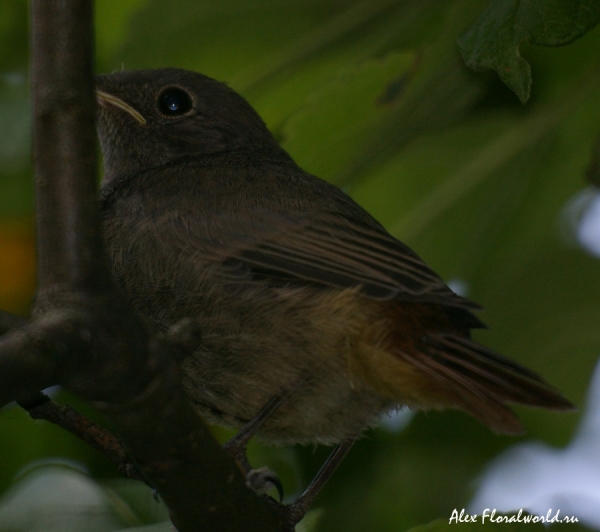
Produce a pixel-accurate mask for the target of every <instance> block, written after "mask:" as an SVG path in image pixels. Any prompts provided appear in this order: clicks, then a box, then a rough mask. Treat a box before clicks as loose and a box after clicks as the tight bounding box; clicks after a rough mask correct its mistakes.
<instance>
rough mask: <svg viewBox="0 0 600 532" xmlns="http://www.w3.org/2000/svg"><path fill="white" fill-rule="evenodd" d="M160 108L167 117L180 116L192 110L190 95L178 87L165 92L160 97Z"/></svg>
mask: <svg viewBox="0 0 600 532" xmlns="http://www.w3.org/2000/svg"><path fill="white" fill-rule="evenodd" d="M158 108H159V109H160V112H161V113H163V114H165V115H167V116H179V115H183V114H185V113H187V112H188V111H189V110H190V109H191V108H192V99H191V98H190V95H189V94H188V93H187V92H185V91H184V90H182V89H180V88H178V87H171V88H169V89H166V90H164V91H163V92H162V93H161V94H160V96H159V97H158Z"/></svg>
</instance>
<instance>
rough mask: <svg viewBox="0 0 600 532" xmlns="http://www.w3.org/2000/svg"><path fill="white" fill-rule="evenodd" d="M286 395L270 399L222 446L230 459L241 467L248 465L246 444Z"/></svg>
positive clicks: (283, 393) (278, 395) (282, 393)
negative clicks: (236, 461)
mask: <svg viewBox="0 0 600 532" xmlns="http://www.w3.org/2000/svg"><path fill="white" fill-rule="evenodd" d="M288 395H289V394H288V393H285V392H281V393H278V394H277V395H275V396H273V397H271V399H269V400H268V401H267V404H266V405H265V406H263V407H262V408H261V409H260V410H259V412H258V414H256V415H255V416H254V417H253V418H252V419H251V420H250V421H248V423H246V424H245V425H244V426H243V427H242V428H241V429H240V430H239V432H238V433H237V434H236V435H235V436H234V437H233V438H231V439H230V440H229V441H227V442H225V444H224V445H223V449H224V450H225V451H226V452H227V453H228V454H229V455H230V456H231V457H232V458H235V459H236V460H238V461H239V462H240V463H241V464H242V466H244V465H247V464H248V460H247V458H246V447H247V445H248V442H249V441H250V439H251V438H252V436H254V435H255V434H256V433H257V432H258V430H259V429H260V427H262V425H263V424H264V422H265V421H266V420H267V419H268V418H269V417H270V416H271V414H273V412H275V411H276V410H277V409H278V408H279V407H280V406H281V404H282V403H283V402H284V401H285V400H286V399H287V397H288ZM240 458H242V460H240ZM248 469H249V467H248Z"/></svg>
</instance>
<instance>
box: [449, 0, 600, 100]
mask: <svg viewBox="0 0 600 532" xmlns="http://www.w3.org/2000/svg"><path fill="white" fill-rule="evenodd" d="M599 21H600V3H599V2H597V1H596V0H582V1H580V0H495V1H493V2H491V3H490V4H489V5H488V7H487V8H486V9H485V11H484V12H483V13H482V14H481V16H480V17H479V19H478V20H477V21H476V22H475V24H474V25H473V27H472V28H471V29H469V30H468V31H467V32H466V33H464V34H463V35H462V36H461V37H460V39H459V41H458V42H459V46H460V51H461V53H462V56H463V59H464V60H465V63H466V64H467V65H468V66H469V67H471V68H472V69H473V70H486V69H492V70H495V71H496V72H498V75H499V76H500V79H502V81H504V83H506V84H507V85H508V86H509V87H510V88H511V89H512V90H513V91H514V92H515V93H516V94H517V96H518V97H519V99H520V100H521V102H523V103H525V102H526V101H527V100H528V99H529V95H530V92H531V67H530V66H529V63H527V61H525V60H524V59H523V58H522V57H521V55H520V52H519V46H520V45H521V44H523V43H525V42H529V43H531V44H537V45H540V46H564V45H566V44H569V43H571V42H573V41H574V40H576V39H578V38H579V37H581V36H582V35H584V34H585V33H586V32H588V31H589V30H590V29H592V28H593V27H594V26H595V25H596V24H598V22H599Z"/></svg>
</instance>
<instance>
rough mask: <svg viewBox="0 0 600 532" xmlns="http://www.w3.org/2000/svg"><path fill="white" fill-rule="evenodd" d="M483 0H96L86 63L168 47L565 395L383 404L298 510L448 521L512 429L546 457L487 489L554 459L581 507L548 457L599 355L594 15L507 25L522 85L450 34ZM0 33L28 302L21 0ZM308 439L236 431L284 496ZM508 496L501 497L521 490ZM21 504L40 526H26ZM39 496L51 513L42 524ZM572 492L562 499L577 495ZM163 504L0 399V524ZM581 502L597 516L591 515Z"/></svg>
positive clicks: (111, 64) (17, 257) (599, 117)
mask: <svg viewBox="0 0 600 532" xmlns="http://www.w3.org/2000/svg"><path fill="white" fill-rule="evenodd" d="M486 4H487V2H486V1H484V0H482V1H480V0H435V1H433V0H421V1H419V2H412V1H408V0H407V1H402V0H395V1H392V0H373V1H362V2H361V1H351V0H343V1H342V0H170V1H169V2H164V1H162V0H97V5H96V11H97V17H96V42H97V57H96V66H97V71H98V72H99V73H106V72H112V71H115V70H120V69H138V68H156V67H164V66H175V67H181V68H186V69H191V70H197V71H200V72H202V73H204V74H207V75H209V76H211V77H214V78H216V79H219V80H221V81H226V82H228V83H229V84H230V85H231V86H232V87H233V88H234V89H236V90H237V91H239V92H241V93H242V94H243V95H244V96H245V97H246V98H247V99H248V100H249V101H250V103H251V104H252V105H253V106H255V107H256V109H257V110H258V112H259V113H260V114H261V115H262V117H263V118H264V119H265V121H266V122H267V125H268V126H269V128H270V129H271V130H272V131H273V132H274V134H275V135H276V137H277V138H278V139H279V140H280V141H281V143H282V145H283V146H284V148H285V149H286V150H288V151H289V152H290V154H291V155H292V156H293V157H294V158H295V159H296V161H297V162H298V163H299V164H300V165H301V166H302V167H303V168H305V169H306V170H307V171H309V172H311V173H313V174H315V175H318V176H320V177H322V178H324V179H327V180H328V181H331V182H332V183H335V184H337V185H339V186H340V187H342V188H343V189H344V190H345V191H346V192H348V193H349V194H350V195H351V196H352V197H353V198H354V199H355V200H356V201H357V202H359V203H360V204H361V205H362V206H364V207H365V208H366V209H367V210H368V211H370V212H371V214H373V215H374V216H375V217H376V218H378V219H379V220H380V221H381V222H382V223H383V224H384V225H385V226H386V227H387V229H388V230H389V231H390V232H391V233H392V234H393V235H394V236H396V237H398V238H400V239H401V240H403V241H404V242H406V243H407V244H409V245H410V246H411V247H412V248H414V249H415V250H416V251H417V252H418V253H419V254H420V255H421V256H422V257H423V258H424V259H425V261H426V262H427V263H428V264H429V265H430V266H431V267H433V269H434V270H436V271H437V272H438V273H439V274H440V275H441V276H442V277H443V278H444V279H445V280H446V281H448V282H450V283H452V286H453V288H454V289H456V290H457V291H459V292H460V293H462V294H463V295H466V296H468V297H470V298H472V299H474V300H475V301H477V302H479V303H481V304H482V305H483V306H484V307H485V310H484V311H483V312H482V313H481V318H482V319H483V320H484V321H485V322H486V323H487V324H488V326H489V328H490V330H489V331H481V332H477V333H476V338H477V339H478V340H480V341H481V342H483V343H485V344H486V345H488V346H490V347H492V348H494V349H496V350H498V351H500V352H502V353H504V354H506V355H508V356H509V357H511V358H514V359H515V360H518V361H519V362H521V363H522V364H524V365H526V366H529V367H531V368H532V369H534V370H536V371H538V372H539V373H541V374H543V376H544V377H545V378H546V379H547V380H548V381H550V382H551V383H552V384H554V385H555V386H556V387H557V388H559V389H561V390H562V391H563V392H564V393H565V395H566V396H567V397H568V398H569V399H571V400H572V401H573V402H574V403H576V404H577V405H578V406H579V412H578V413H569V414H558V413H551V412H543V411H538V410H533V409H524V408H518V409H517V410H518V413H519V415H520V417H521V419H522V420H523V424H524V425H525V427H526V429H527V432H526V434H524V435H523V436H522V437H518V438H514V437H506V436H497V435H494V434H492V433H490V432H489V431H488V430H486V429H485V428H484V427H483V426H481V425H480V424H479V423H478V422H476V421H475V420H474V419H472V418H470V417H468V416H466V415H463V414H461V413H456V412H442V413H440V412H430V413H416V414H415V415H414V416H411V415H410V414H408V415H407V414H406V413H404V412H402V413H400V416H399V417H398V416H396V417H393V418H389V419H387V420H386V421H385V423H384V424H383V426H382V427H380V428H378V429H375V430H371V431H369V432H367V433H366V434H365V436H364V438H363V439H362V440H360V441H359V442H358V443H357V444H356V446H355V448H354V449H353V451H352V453H351V454H350V456H349V457H348V458H347V459H346V460H345V462H344V463H343V464H342V466H341V467H340V468H339V470H338V471H337V472H336V474H335V476H334V477H333V479H332V480H331V481H330V482H329V484H328V485H327V486H326V488H325V489H324V490H323V492H322V495H321V496H320V497H319V499H318V501H317V504H316V507H317V508H322V509H323V511H322V512H321V513H320V514H318V515H317V514H315V515H314V516H313V517H315V518H316V517H318V518H319V519H318V522H316V524H315V525H314V529H315V530H319V531H342V530H344V531H359V530H360V531H363V530H377V531H382V532H385V531H398V530H405V529H407V528H410V527H412V526H415V525H418V524H422V523H427V522H429V521H432V520H434V519H436V518H444V519H446V520H447V519H448V518H449V517H450V515H451V513H452V510H453V509H455V508H458V509H459V510H460V509H461V508H466V507H468V505H469V502H470V501H471V500H472V499H473V498H474V497H475V495H476V493H477V492H478V489H479V486H480V484H481V480H482V478H484V477H485V478H486V479H487V478H488V477H487V476H486V473H485V472H486V471H488V470H487V469H486V467H487V464H489V463H490V461H492V460H493V459H494V458H495V457H497V456H499V455H501V453H503V451H505V450H506V449H507V448H510V447H511V446H514V445H516V444H521V445H530V446H531V445H533V447H527V449H530V450H531V449H533V450H534V451H535V449H537V450H538V451H539V452H540V453H542V452H543V453H546V454H545V455H544V456H548V457H549V460H550V465H548V463H547V462H543V463H542V465H540V464H539V463H538V461H536V460H535V459H532V460H529V461H527V460H525V461H524V462H518V465H517V466H516V467H517V468H518V469H519V471H521V472H524V473H523V475H521V477H519V478H520V480H519V478H517V477H511V478H509V479H508V480H506V481H505V482H504V484H503V483H502V481H501V480H502V479H500V480H499V481H498V482H499V488H498V489H499V491H498V492H497V493H502V490H503V489H504V491H507V490H508V491H510V490H513V491H514V490H517V489H518V488H519V487H523V486H525V483H526V482H527V481H532V480H535V479H538V478H539V479H541V480H540V483H541V485H544V486H545V487H548V486H549V485H550V480H544V478H545V477H544V476H543V471H545V470H548V468H554V469H553V471H554V470H555V471H556V475H554V477H553V478H554V480H553V481H552V482H554V484H553V485H556V489H555V490H554V491H552V490H550V492H552V494H555V495H556V493H558V494H559V495H558V496H557V497H558V498H555V499H550V500H551V501H554V502H553V503H552V504H554V508H556V507H561V505H563V507H564V510H563V511H562V514H565V513H567V515H569V513H568V512H567V511H566V509H567V508H574V507H569V506H568V504H567V502H566V501H573V500H576V501H579V502H581V501H587V500H588V499H589V501H591V502H590V503H589V505H592V506H593V505H595V506H596V507H600V502H599V501H600V464H598V466H596V464H595V462H597V459H594V458H593V456H592V455H594V456H595V455H596V454H598V453H590V454H588V455H585V454H581V455H578V456H581V457H582V458H581V460H580V462H581V463H582V464H583V466H582V467H581V468H580V469H577V471H578V473H577V476H576V478H575V480H574V481H573V480H572V479H571V481H570V483H569V482H567V480H566V477H564V476H563V475H564V474H566V473H568V472H572V471H573V468H574V467H575V466H573V463H574V462H573V463H572V462H569V461H568V460H566V459H565V456H567V454H568V455H569V456H573V455H574V453H575V451H574V450H573V449H575V450H577V449H581V448H583V447H584V446H581V445H579V446H578V445H577V442H578V441H579V442H580V441H581V438H582V437H583V436H581V434H582V433H583V432H585V431H584V430H583V429H582V428H581V425H580V420H581V417H582V415H583V414H584V413H585V412H587V413H588V417H589V419H588V421H589V423H588V425H585V426H586V427H588V428H589V427H592V429H590V430H587V429H586V430H587V432H585V434H586V438H588V439H587V440H586V441H588V443H590V442H591V443H590V446H588V448H589V449H598V445H594V444H600V436H598V434H597V433H600V422H599V424H598V426H596V425H594V423H593V421H594V419H595V418H594V417H593V412H594V406H593V404H594V401H593V398H592V399H590V401H591V402H590V404H589V408H587V410H586V406H585V405H586V397H587V394H588V387H589V384H590V381H591V378H592V373H593V368H594V366H595V363H596V360H597V358H598V355H599V354H600V263H599V258H600V220H599V219H600V207H599V205H600V202H598V201H597V191H596V189H595V188H594V183H600V55H599V53H598V51H599V50H600V28H598V27H596V28H595V29H593V30H592V31H590V32H589V33H587V34H586V35H584V36H583V37H582V38H581V39H579V40H577V41H576V42H574V43H572V44H570V45H568V46H565V47H561V48H543V47H536V46H532V45H523V46H522V47H521V52H522V55H523V57H524V58H525V59H527V61H529V62H530V64H531V67H532V73H533V86H532V93H531V98H530V100H529V101H528V102H527V104H526V105H523V104H521V102H520V101H519V99H518V98H517V97H516V96H515V94H514V93H512V92H511V91H510V90H509V89H508V88H507V87H506V86H505V85H504V84H503V83H502V82H501V81H500V80H499V78H498V76H497V75H496V74H495V73H493V72H485V73H475V72H473V71H471V70H469V69H468V68H467V67H466V66H465V64H464V62H463V60H462V59H461V56H460V53H459V49H458V45H457V38H458V37H459V36H460V35H461V34H462V33H463V32H464V31H465V30H467V29H468V28H469V27H470V26H471V25H472V24H473V23H474V22H475V20H476V19H477V17H478V16H479V15H480V14H481V12H482V10H483V9H484V8H485V6H486ZM0 51H1V53H0V308H2V309H5V310H9V311H12V312H16V313H19V314H22V315H26V314H27V310H28V306H29V303H30V301H31V298H32V296H33V293H34V289H35V250H34V235H33V202H34V200H33V177H32V171H31V168H32V167H31V154H30V142H31V135H30V103H29V74H28V7H27V3H26V2H24V1H23V0H2V1H1V2H0ZM55 393H56V394H57V395H56V396H55V398H56V399H57V400H58V401H60V402H68V403H70V404H73V405H75V406H76V407H78V408H80V409H82V410H83V411H84V412H86V413H89V414H90V415H91V416H95V414H94V413H93V412H92V411H91V410H90V409H89V408H88V407H87V406H86V405H84V404H81V402H80V401H78V400H77V398H75V397H73V396H69V395H68V394H67V393H65V392H63V391H60V390H58V391H55ZM597 402H598V403H600V399H599V400H598V401H597ZM596 407H597V408H598V411H599V412H600V404H597V405H596ZM596 417H599V418H600V414H598V416H596ZM593 427H596V429H597V430H595V431H594V430H593ZM582 431H583V432H582ZM215 433H216V434H217V436H218V437H219V438H221V439H225V438H227V437H228V436H229V435H228V434H227V433H226V432H225V431H221V430H217V429H215ZM578 438H579V439H578ZM590 438H591V439H590ZM594 438H596V439H594ZM528 442H543V443H535V444H533V443H528ZM517 449H519V448H517ZM521 449H522V448H521ZM328 452H329V449H326V448H284V449H273V448H269V447H262V446H261V445H259V444H257V443H253V444H252V447H251V453H250V454H251V461H252V463H253V464H254V465H256V466H260V465H265V464H267V465H269V466H270V467H271V468H272V469H274V470H275V471H276V472H277V473H278V474H279V475H280V477H281V478H282V480H283V482H284V485H285V488H286V492H287V493H288V494H289V495H290V496H293V495H294V494H296V493H297V492H298V491H299V490H300V489H301V488H302V487H303V486H305V485H306V484H307V482H308V481H309V480H310V478H311V477H312V475H313V474H314V473H315V472H316V470H317V469H318V467H319V466H320V464H321V463H322V462H323V460H324V459H325V457H326V456H327V454H328ZM510 452H512V455H511V456H513V458H514V455H515V452H514V448H513V449H512V450H511V451H510ZM582 452H583V451H582ZM517 454H518V453H517ZM521 454H522V453H521ZM533 454H534V455H535V452H534V453H533ZM575 454H576V453H575ZM511 456H509V455H503V456H502V458H501V459H502V460H508V461H509V462H510V459H511ZM521 458H522V456H521ZM561 460H563V461H562V462H561ZM509 462H507V463H509ZM494 463H496V462H494ZM503 463H504V462H503ZM506 467H509V466H504V468H501V469H505V468H506ZM490 471H491V470H490ZM584 477H586V478H587V481H586V482H584ZM578 479H581V480H578ZM486 482H487V480H486ZM503 486H504V488H503ZM533 489H534V488H527V489H525V490H524V493H526V494H529V495H532V494H533V492H532V490H533ZM486 493H487V492H486ZM2 494H3V495H2ZM480 495H481V494H480ZM533 495H534V494H533ZM533 495H532V496H533ZM481 496H483V495H481ZM494 497H497V499H494ZM523 497H524V498H523V500H517V501H516V502H512V503H507V504H508V505H509V506H510V504H513V505H516V506H514V508H520V507H527V505H528V504H530V503H529V502H528V501H527V500H525V495H523ZM479 500H480V501H481V499H479ZM542 500H545V499H542ZM488 501H489V502H487V503H486V504H488V506H490V505H491V507H494V504H495V501H497V504H496V507H497V508H498V509H505V510H510V509H514V508H510V507H507V508H501V502H502V501H504V499H502V500H501V496H500V495H492V498H491V499H489V498H488ZM556 501H558V502H556ZM502 504H503V503H502ZM531 504H533V503H531ZM544 504H545V503H544ZM544 504H542V506H544ZM548 504H551V503H548ZM589 505H588V506H589ZM546 506H548V505H546ZM530 507H531V508H533V507H534V506H530ZM34 508H35V509H36V510H35V511H39V512H43V511H46V512H47V513H48V515H49V516H50V517H48V519H49V521H48V522H50V521H51V522H53V523H54V525H52V526H55V528H52V526H50V525H47V526H45V527H42V528H39V527H38V528H35V527H36V526H38V525H35V524H32V522H33V521H31V515H32V513H33V509H34ZM57 508H61V509H62V510H61V512H62V513H63V514H64V515H67V516H68V519H71V521H69V524H66V522H61V523H59V524H58V525H57V524H56V523H57V522H58V521H56V519H58V518H57V514H58V513H59V512H58V510H57ZM76 508H78V509H76ZM82 508H84V509H85V511H84V510H81V509H82ZM536 508H537V507H536ZM548 508H549V506H548ZM577 508H578V509H577V510H574V509H572V511H571V514H572V513H573V512H574V511H581V512H582V515H583V513H584V510H583V509H580V508H579V507H577ZM582 508H583V507H582ZM65 512H66V514H65ZM543 513H544V514H545V511H544V512H543ZM55 514H56V515H55ZM586 516H587V514H586ZM91 517H93V519H92V520H90V519H91ZM166 518H167V516H166V512H165V509H164V507H163V506H162V505H160V504H158V503H156V502H155V501H154V500H153V498H152V494H151V492H150V490H149V489H148V488H146V487H145V486H143V485H138V484H136V483H133V482H129V481H124V480H120V478H119V474H118V472H117V471H116V468H115V467H114V466H113V465H112V464H110V463H108V462H107V461H106V460H105V459H104V458H102V457H101V456H100V455H99V454H97V453H96V452H94V451H93V450H91V449H90V448H88V447H87V446H86V445H84V444H83V443H81V442H79V441H78V440H77V439H76V438H74V437H72V436H71V435H69V434H67V433H65V432H64V431H62V430H60V429H58V428H56V427H54V426H51V425H50V424H49V423H46V422H42V421H33V420H31V419H29V418H28V415H27V414H26V413H25V412H23V411H22V410H20V409H18V408H16V407H14V408H11V407H8V408H5V409H3V410H2V411H0V530H11V531H12V530H34V529H35V530H63V531H64V530H98V531H103V530H116V529H124V528H127V527H134V526H141V525H148V524H150V523H154V522H157V521H160V520H165V519H166ZM52 519H55V520H54V521H52ZM78 520H80V521H78ZM585 521H586V524H587V526H589V527H596V528H598V529H600V518H599V519H598V521H594V520H593V518H592V517H589V518H588V517H586V518H585ZM84 522H85V523H87V524H86V525H85V526H84V525H83V524H82V523H84ZM92 522H93V523H94V524H93V525H92V524H90V523H92ZM11 523H12V524H11ZM78 523H79V524H78ZM11 527H12V528H11ZM78 527H80V528H78ZM94 527H95V528H94ZM563 527H564V526H563ZM569 527H571V528H574V529H579V528H581V529H583V527H582V526H581V525H569Z"/></svg>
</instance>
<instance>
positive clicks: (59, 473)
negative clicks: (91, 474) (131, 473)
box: [0, 467, 122, 532]
mask: <svg viewBox="0 0 600 532" xmlns="http://www.w3.org/2000/svg"><path fill="white" fill-rule="evenodd" d="M121 524H122V523H121V522H119V520H118V519H117V518H116V516H115V512H114V509H113V508H112V507H111V504H110V501H109V499H108V498H107V497H106V495H105V493H104V491H103V490H102V488H100V487H99V486H97V485H96V484H95V482H93V481H92V480H90V479H88V478H87V477H86V476H85V475H82V474H81V473H80V472H77V471H76V470H74V469H71V468H66V467H42V468H38V469H35V470H33V471H31V472H29V473H28V474H27V475H26V476H25V477H23V478H22V479H21V480H20V481H19V482H18V483H17V484H15V485H14V486H13V487H12V488H11V489H10V490H9V491H8V492H7V493H6V494H5V495H4V496H3V497H2V499H0V531H6V532H38V531H39V532H54V531H56V532H81V531H83V530H85V531H86V532H110V531H112V530H114V529H115V528H118V527H119V525H121Z"/></svg>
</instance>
